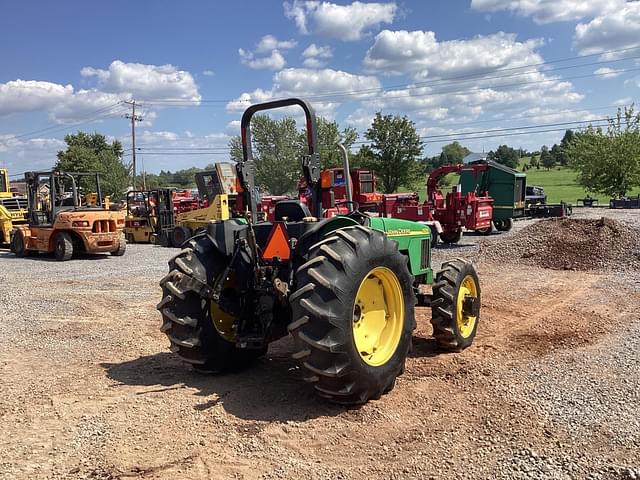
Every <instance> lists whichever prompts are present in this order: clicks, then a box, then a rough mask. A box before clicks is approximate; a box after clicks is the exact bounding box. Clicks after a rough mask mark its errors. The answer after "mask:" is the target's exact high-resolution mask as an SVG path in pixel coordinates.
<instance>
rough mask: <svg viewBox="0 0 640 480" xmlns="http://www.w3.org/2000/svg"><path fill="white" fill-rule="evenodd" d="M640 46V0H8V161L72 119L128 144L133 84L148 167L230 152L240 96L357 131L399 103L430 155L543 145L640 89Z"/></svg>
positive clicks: (0, 126)
mask: <svg viewBox="0 0 640 480" xmlns="http://www.w3.org/2000/svg"><path fill="white" fill-rule="evenodd" d="M639 58H640V1H637V0H636V1H629V2H628V1H625V0H591V1H589V2H585V1H578V0H455V1H448V2H440V1H425V0H422V1H417V0H413V1H403V2H345V1H338V0H334V1H324V2H323V1H306V0H288V1H284V2H282V1H270V0H269V1H267V0H265V1H234V2H224V1H217V2H205V1H192V2H168V1H155V2H152V3H151V2H124V1H112V2H108V3H107V2H104V3H101V4H98V3H89V2H80V1H66V2H44V1H42V2H5V3H4V5H3V6H2V15H0V64H1V65H2V68H0V165H4V166H6V167H8V168H9V169H10V170H11V172H12V173H21V172H23V171H25V170H29V169H40V168H48V167H50V166H52V165H53V163H54V162H55V152H56V151H57V150H59V149H61V148H63V147H64V144H63V140H62V139H63V137H64V135H65V133H69V132H74V131H77V130H79V129H81V130H85V131H93V130H95V131H99V132H101V133H104V134H106V135H108V136H109V137H112V138H117V139H120V140H121V141H122V142H123V144H124V147H125V148H126V149H129V150H128V151H127V153H128V154H130V147H131V143H130V125H129V124H128V122H127V120H126V119H125V118H123V115H124V114H125V113H126V112H127V111H128V109H129V108H130V107H128V106H127V105H126V104H124V103H123V102H124V101H129V100H132V99H135V100H136V102H138V103H139V111H138V113H141V114H142V115H143V117H144V120H143V121H142V122H141V123H139V124H138V125H137V132H138V142H137V143H138V146H139V148H140V150H139V161H140V162H141V163H142V162H144V167H145V168H146V169H147V170H149V171H158V170H160V169H171V170H175V169H179V168H186V167H189V166H193V165H195V166H204V165H205V164H207V163H210V162H213V161H223V160H226V159H228V153H227V149H226V146H227V143H228V141H229V138H230V137H231V136H232V135H237V134H238V133H239V132H238V130H239V127H238V123H239V119H240V116H241V114H242V111H243V110H244V108H246V106H248V105H249V104H251V103H253V102H259V101H264V100H268V99H272V98H281V97H284V96H303V97H310V99H311V102H312V103H313V104H314V105H315V107H316V109H317V112H318V114H320V115H323V116H325V117H327V118H331V119H335V120H337V121H338V123H339V124H340V126H342V127H344V126H347V125H352V126H354V127H355V128H357V129H358V131H359V132H364V131H365V130H366V128H367V127H368V125H369V124H370V121H371V118H372V117H373V116H374V114H375V112H377V111H382V112H383V113H389V114H401V115H407V116H408V117H409V118H411V119H412V120H414V121H415V123H416V126H417V128H418V130H419V132H420V135H421V136H422V137H423V140H424V141H425V154H435V153H437V152H438V151H439V150H440V148H441V146H442V145H444V144H445V143H447V142H449V141H451V140H455V139H460V142H461V143H463V144H464V145H467V146H468V147H469V148H471V149H472V150H476V151H481V150H482V149H485V150H489V149H492V148H495V147H496V146H497V145H499V144H502V143H507V144H509V145H511V146H514V147H520V146H522V147H524V148H527V149H537V148H539V147H540V146H541V145H542V144H545V143H546V144H552V143H554V142H558V141H559V140H560V138H561V137H562V131H561V130H562V129H563V128H565V127H567V126H575V127H580V126H583V125H584V124H585V123H584V122H589V121H592V122H594V123H596V124H597V123H598V122H599V121H600V120H599V119H602V118H604V117H606V116H608V115H609V116H610V115H613V114H614V113H615V110H616V105H627V104H630V103H631V102H634V101H636V102H637V99H638V98H639V97H640V95H639V93H640V62H639V61H638V59H639ZM569 59H570V60H569ZM565 122H580V123H572V124H570V123H565ZM545 125H550V126H545ZM516 128H519V129H516ZM504 129H511V130H504ZM540 130H549V131H544V132H540ZM360 140H363V138H362V137H361V138H360ZM128 158H130V157H127V159H128Z"/></svg>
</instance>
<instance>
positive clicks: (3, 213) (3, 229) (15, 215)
mask: <svg viewBox="0 0 640 480" xmlns="http://www.w3.org/2000/svg"><path fill="white" fill-rule="evenodd" d="M27 204H28V201H27V197H26V196H24V195H14V193H13V192H11V189H10V188H9V172H8V171H7V170H6V169H4V168H0V245H2V244H9V243H10V242H11V234H12V232H13V228H14V227H15V226H17V225H24V224H25V223H27V212H28V205H27Z"/></svg>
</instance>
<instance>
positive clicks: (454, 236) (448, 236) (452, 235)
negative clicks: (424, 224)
mask: <svg viewBox="0 0 640 480" xmlns="http://www.w3.org/2000/svg"><path fill="white" fill-rule="evenodd" d="M461 238H462V230H446V231H444V232H442V233H441V234H440V239H441V240H442V243H446V244H452V243H458V242H459V241H460V239H461Z"/></svg>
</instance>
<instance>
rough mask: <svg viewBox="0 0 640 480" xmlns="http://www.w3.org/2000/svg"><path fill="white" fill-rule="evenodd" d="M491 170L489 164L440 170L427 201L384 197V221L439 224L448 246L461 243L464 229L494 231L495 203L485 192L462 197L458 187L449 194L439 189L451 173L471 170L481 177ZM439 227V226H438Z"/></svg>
mask: <svg viewBox="0 0 640 480" xmlns="http://www.w3.org/2000/svg"><path fill="white" fill-rule="evenodd" d="M486 169H487V165H486V164H470V165H445V166H442V167H440V168H437V169H436V170H434V171H433V172H431V175H429V178H428V180H427V200H426V201H425V202H424V203H422V204H421V203H420V201H419V198H418V195H417V194H416V193H400V194H389V195H384V196H383V197H382V207H381V214H382V216H383V217H392V218H402V219H406V220H413V221H419V222H426V223H429V224H434V225H435V224H436V222H437V223H438V224H439V226H440V228H439V229H437V230H438V231H439V234H440V238H441V239H442V241H443V242H445V243H457V242H458V241H459V240H460V237H461V236H462V228H463V227H464V228H466V229H467V230H485V229H491V220H492V218H493V199H492V198H491V197H490V196H489V195H488V194H487V193H486V192H482V193H481V194H480V195H476V193H474V192H470V193H466V194H462V193H461V191H460V187H459V185H455V186H454V187H453V188H452V190H451V191H450V192H449V193H447V194H446V197H445V196H444V195H443V194H442V192H441V191H440V190H439V189H438V182H439V181H440V179H441V178H442V177H444V176H445V175H447V174H449V173H457V174H459V173H460V172H462V171H465V170H470V171H472V172H474V173H479V172H482V171H485V170H486ZM435 226H436V227H437V226H438V225H435Z"/></svg>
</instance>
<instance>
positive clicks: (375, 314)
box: [158, 98, 480, 404]
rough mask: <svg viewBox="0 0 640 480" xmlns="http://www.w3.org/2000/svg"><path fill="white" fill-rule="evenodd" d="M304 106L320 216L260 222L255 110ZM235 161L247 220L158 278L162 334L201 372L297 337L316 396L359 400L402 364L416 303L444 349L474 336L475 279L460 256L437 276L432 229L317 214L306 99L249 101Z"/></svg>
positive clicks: (294, 214) (205, 241)
mask: <svg viewBox="0 0 640 480" xmlns="http://www.w3.org/2000/svg"><path fill="white" fill-rule="evenodd" d="M292 105H297V106H300V107H301V108H302V109H303V110H304V113H305V116H306V132H307V141H308V155H305V156H304V158H303V159H302V170H303V174H304V177H305V180H306V182H307V184H308V185H309V186H310V187H311V190H312V195H313V202H312V205H313V208H314V211H313V212H310V211H309V210H308V209H307V207H306V206H305V205H303V204H302V203H300V202H298V201H296V200H284V201H281V202H278V203H277V204H276V206H275V208H276V211H275V221H273V222H270V221H258V215H257V213H258V212H257V208H256V205H257V202H258V191H257V189H256V185H255V178H254V166H255V165H254V159H253V155H252V148H251V130H250V122H251V118H252V116H253V115H254V114H255V113H256V112H259V111H263V110H268V109H274V108H281V107H287V106H292ZM241 134H242V146H243V159H242V161H240V162H238V163H237V165H236V169H237V173H238V178H239V180H240V184H241V186H242V192H241V195H242V196H243V201H244V205H246V212H245V218H240V219H238V218H233V219H228V220H220V221H216V222H212V223H210V224H209V225H208V226H207V228H206V230H205V231H203V232H201V233H199V234H197V235H195V236H194V237H193V238H191V239H189V240H188V241H187V242H186V243H185V245H184V246H183V250H182V251H181V252H180V253H179V254H178V255H177V256H176V257H174V258H173V259H172V260H170V261H169V269H170V271H169V273H168V274H167V275H166V276H165V277H164V278H163V279H162V280H161V282H160V285H161V286H162V292H163V298H162V301H161V302H160V303H159V304H158V309H159V310H160V312H161V313H162V318H163V324H162V327H161V330H162V331H163V332H165V333H166V335H167V336H168V337H169V340H170V342H171V350H172V351H173V352H175V353H176V354H177V355H179V356H180V357H181V358H182V359H183V360H185V361H186V362H188V363H190V364H192V365H193V367H194V368H196V369H197V370H200V371H204V372H223V371H229V370H237V369H238V368H241V367H243V366H246V365H247V364H248V363H250V362H251V361H252V360H254V359H255V358H257V357H260V356H261V355H264V354H265V353H266V351H267V347H268V345H269V343H270V342H273V341H274V340H277V339H279V338H281V337H283V336H285V335H287V334H291V335H292V336H293V339H294V342H295V345H296V347H295V351H294V353H293V358H294V359H295V360H296V361H297V362H298V364H299V365H300V367H301V369H302V372H303V374H304V379H305V380H306V381H307V382H309V383H310V384H311V385H313V387H314V388H315V390H316V392H317V393H318V394H319V395H321V396H323V397H326V398H327V399H329V400H331V401H334V402H337V403H342V404H360V403H364V402H366V401H368V400H369V399H374V398H378V397H380V396H381V395H382V394H383V393H385V392H388V391H389V390H391V389H392V388H393V387H394V385H395V381H396V377H397V376H398V375H400V374H401V373H402V372H403V370H404V364H405V359H406V356H407V353H408V352H409V349H410V346H411V337H412V332H413V330H414V328H415V327H416V322H415V315H414V307H415V305H416V304H417V305H425V306H426V305H430V306H431V309H432V319H431V322H432V324H433V330H434V336H435V338H436V339H437V341H438V342H439V344H440V345H441V346H442V347H443V348H445V349H448V350H462V349H464V348H466V347H468V346H469V345H471V342H472V341H473V339H474V337H475V334H476V329H477V327H478V321H479V317H480V285H479V282H478V277H477V275H476V272H475V270H474V268H473V266H472V265H471V264H470V263H467V262H465V261H462V260H454V261H450V262H447V263H445V264H444V265H443V270H442V271H440V272H438V273H437V274H436V275H435V279H434V276H433V272H432V269H431V248H430V245H431V238H430V235H431V234H430V230H429V228H428V227H425V226H424V225H422V224H420V223H415V222H411V221H407V220H398V219H388V218H377V217H370V216H368V215H366V214H363V213H360V212H359V211H358V210H354V211H352V212H350V213H349V214H348V215H343V216H335V217H332V218H326V219H324V218H322V210H321V209H322V202H321V198H320V196H321V189H320V181H319V180H320V158H319V155H318V145H317V130H316V119H315V115H314V112H313V110H312V108H311V106H310V105H309V104H308V103H307V102H306V101H304V100H301V99H295V98H293V99H287V100H278V101H273V102H267V103H263V104H258V105H253V106H251V107H249V108H248V109H247V110H246V111H245V112H244V115H243V116H242V121H241Z"/></svg>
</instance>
